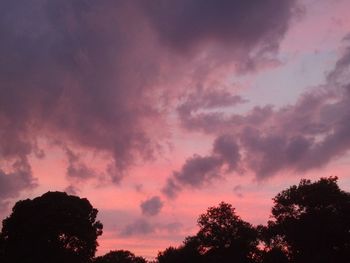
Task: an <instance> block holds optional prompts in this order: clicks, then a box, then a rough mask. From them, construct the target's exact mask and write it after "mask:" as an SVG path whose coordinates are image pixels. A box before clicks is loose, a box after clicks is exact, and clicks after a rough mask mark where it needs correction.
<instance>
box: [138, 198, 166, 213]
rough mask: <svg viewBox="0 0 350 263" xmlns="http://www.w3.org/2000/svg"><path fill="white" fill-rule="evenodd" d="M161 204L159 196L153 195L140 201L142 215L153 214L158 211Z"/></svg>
mask: <svg viewBox="0 0 350 263" xmlns="http://www.w3.org/2000/svg"><path fill="white" fill-rule="evenodd" d="M163 205H164V204H163V202H162V200H161V199H160V197H159V196H153V197H151V198H149V199H147V200H146V201H144V202H142V203H141V205H140V207H141V211H142V214H143V215H148V216H155V215H157V214H159V213H160V210H161V209H162V207H163Z"/></svg>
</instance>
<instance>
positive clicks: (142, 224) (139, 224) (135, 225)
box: [119, 219, 182, 237]
mask: <svg viewBox="0 0 350 263" xmlns="http://www.w3.org/2000/svg"><path fill="white" fill-rule="evenodd" d="M181 228H182V224H181V223H179V222H171V223H165V224H164V223H157V222H154V223H151V222H149V221H147V220H145V219H136V220H135V221H134V222H132V223H130V224H129V225H126V226H125V227H124V228H123V229H122V230H121V231H120V232H119V235H120V236H122V237H132V236H147V235H151V234H154V233H156V232H158V233H160V232H162V233H166V234H174V233H177V232H178V231H179V230H180V229H181Z"/></svg>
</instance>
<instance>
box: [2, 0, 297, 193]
mask: <svg viewBox="0 0 350 263" xmlns="http://www.w3.org/2000/svg"><path fill="white" fill-rule="evenodd" d="M294 10H295V1H292V0H286V1H277V0H269V1H264V2H261V1H254V2H251V3H248V2H247V1H243V0H241V1H219V2H218V1H209V0H206V1H202V0H201V1H199V0H191V1H183V0H181V1H161V2H160V1H151V2H149V1H147V2H146V1H126V0H120V1H91V0H76V1H70V2H66V1H60V0H52V1H45V0H28V1H25V2H24V3H18V2H14V1H10V0H5V1H1V3H0V38H1V42H0V56H1V60H0V93H1V96H0V126H1V133H0V154H1V157H2V158H3V159H4V160H14V159H23V158H29V157H30V156H32V155H35V156H37V157H40V158H43V157H44V152H43V151H42V150H40V149H39V146H38V141H39V140H40V139H41V138H45V140H48V141H55V142H59V144H60V145H62V147H63V151H65V148H66V145H69V148H70V150H71V151H72V152H76V149H80V150H84V151H91V152H94V153H100V154H101V155H103V156H104V157H105V156H108V159H111V163H109V165H108V167H106V171H107V173H108V176H109V179H110V181H111V182H114V183H119V182H120V180H122V178H124V176H125V175H126V174H127V172H128V169H129V168H130V167H131V166H133V165H134V164H135V163H139V162H140V161H148V160H152V159H154V158H155V156H157V152H158V151H159V149H160V148H161V147H162V143H163V141H164V138H165V137H166V136H167V134H168V132H167V131H166V128H165V127H167V123H166V117H167V114H168V113H169V112H171V111H172V110H173V108H172V107H173V105H174V101H177V99H178V97H179V94H183V91H184V90H186V89H187V85H190V86H192V84H198V83H202V84H203V85H204V86H208V85H209V84H208V83H207V82H208V81H209V79H210V78H213V79H217V76H216V75H215V74H217V73H218V72H219V71H220V70H222V68H223V67H225V66H227V65H232V66H233V67H234V68H254V67H256V65H257V64H259V63H261V61H264V60H265V59H267V60H270V59H273V55H271V53H274V52H275V51H276V50H277V47H278V44H279V41H280V40H281V39H282V37H283V35H284V34H285V32H286V30H287V28H288V24H289V23H290V21H291V18H292V16H293V15H294ZM238 14H239V15H238ZM126 25H127V26H126ZM184 25H185V26H184ZM210 43H213V44H210ZM169 47H170V48H169ZM204 51H205V52H204ZM267 53H268V55H266V54H267ZM182 54H183V55H185V56H182ZM203 54H204V55H203ZM221 74H224V73H221ZM185 84H186V85H185ZM226 95H227V94H226ZM216 96H217V97H215V96H214V93H210V92H208V95H205V96H203V97H198V98H197V102H196V103H205V104H206V107H208V108H212V107H217V106H220V105H218V102H219V101H220V103H224V104H225V105H226V104H234V103H239V102H240V100H241V99H240V98H239V97H235V96H227V97H226V98H224V97H225V92H222V93H221V95H220V94H219V93H218V94H217V95H216ZM223 99H225V101H223ZM184 107H185V108H186V107H190V108H191V111H194V110H196V109H197V108H198V105H190V104H187V106H186V105H185V106H184ZM214 124H215V123H214ZM71 157H74V156H71ZM203 158H207V157H203ZM208 158H209V161H211V162H212V169H213V170H212V171H211V172H209V173H210V174H212V173H214V170H215V167H214V166H215V165H217V164H215V163H216V162H218V161H217V160H214V159H215V158H211V157H208ZM192 162H197V165H198V166H204V164H203V161H202V160H201V159H200V158H194V160H193V161H192ZM192 162H190V163H189V164H188V165H187V168H186V169H192V168H190V167H191V166H192V165H191V163H192ZM220 162H221V161H220ZM27 163H28V162H27ZM200 163H202V164H200ZM28 165H29V163H28ZM186 169H185V170H186ZM208 169H210V167H209V168H208ZM185 170H184V171H183V172H184V173H186V171H185ZM67 172H68V175H69V176H70V177H75V178H84V176H85V177H88V178H90V177H94V176H95V174H94V173H93V172H92V170H91V169H90V168H88V167H87V166H86V165H85V164H83V163H82V162H81V161H77V160H75V158H73V159H72V158H71V159H70V160H68V168H67ZM4 174H5V173H4ZM14 177H15V176H14ZM181 177H182V174H181V173H180V174H179V175H178V178H180V180H181ZM6 178H7V177H6ZM28 178H31V176H28V177H26V179H28ZM84 179H85V178H84ZM6 180H8V179H6ZM11 180H12V179H11ZM13 180H15V181H17V179H13ZM30 182H31V180H27V181H26V180H25V179H24V180H23V183H26V185H27V187H28V188H29V187H31V184H30ZM25 188H26V187H25V185H22V186H21V187H19V188H16V189H22V190H24V189H25ZM13 193H16V194H18V193H19V192H18V191H14V192H13Z"/></svg>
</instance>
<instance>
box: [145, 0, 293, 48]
mask: <svg viewBox="0 0 350 263" xmlns="http://www.w3.org/2000/svg"><path fill="white" fill-rule="evenodd" d="M295 2H296V1H294V0H286V1H279V0H268V1H259V0H254V1H244V0H235V1H232V0H221V1H216V0H179V1H171V0H165V1H164V0H156V1H152V2H150V3H149V2H147V3H144V7H145V10H146V12H147V14H148V15H149V17H150V19H151V22H152V23H153V25H154V26H155V28H156V29H157V31H158V34H159V37H160V38H161V40H162V41H164V42H165V43H166V44H168V45H169V46H171V47H173V48H175V49H179V50H186V49H190V48H191V47H193V46H197V45H202V44H203V42H204V43H205V42H208V41H214V42H215V41H217V42H224V43H226V44H227V45H231V46H234V48H236V49H237V48H242V49H245V48H248V49H251V48H252V47H256V46H260V48H262V49H273V48H275V47H276V45H278V42H279V40H280V38H281V37H282V36H283V35H284V33H285V32H286V30H287V28H288V23H289V21H290V18H291V16H292V14H293V8H295Z"/></svg>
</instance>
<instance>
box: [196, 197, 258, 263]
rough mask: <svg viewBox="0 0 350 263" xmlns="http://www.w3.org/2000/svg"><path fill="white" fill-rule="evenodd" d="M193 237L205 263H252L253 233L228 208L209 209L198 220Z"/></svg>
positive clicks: (254, 233)
mask: <svg viewBox="0 0 350 263" xmlns="http://www.w3.org/2000/svg"><path fill="white" fill-rule="evenodd" d="M198 225H199V227H200V230H199V232H198V233H197V238H198V240H199V243H200V246H201V248H200V249H201V251H203V252H204V256H205V258H206V262H222V263H225V262H241V263H248V262H254V257H255V256H256V255H257V252H258V250H257V244H258V240H257V236H258V235H257V231H256V229H255V228H254V227H253V226H252V225H251V224H249V223H247V222H245V221H243V220H242V219H241V218H240V217H239V216H238V215H236V213H235V210H234V208H232V206H231V205H230V204H227V203H224V202H222V203H220V204H219V206H218V207H210V208H209V209H208V210H207V212H206V213H205V214H202V215H201V216H200V217H199V219H198Z"/></svg>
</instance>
